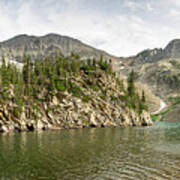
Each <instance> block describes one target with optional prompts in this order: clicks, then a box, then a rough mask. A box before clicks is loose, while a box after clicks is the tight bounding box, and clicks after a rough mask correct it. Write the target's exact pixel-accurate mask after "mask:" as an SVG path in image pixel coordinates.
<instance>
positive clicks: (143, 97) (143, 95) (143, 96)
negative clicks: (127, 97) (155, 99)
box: [141, 90, 146, 104]
mask: <svg viewBox="0 0 180 180" xmlns="http://www.w3.org/2000/svg"><path fill="white" fill-rule="evenodd" d="M141 101H142V103H144V104H145V103H146V96H145V92H144V90H143V91H142V97H141Z"/></svg>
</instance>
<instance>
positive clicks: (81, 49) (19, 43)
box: [0, 33, 119, 62]
mask: <svg viewBox="0 0 180 180" xmlns="http://www.w3.org/2000/svg"><path fill="white" fill-rule="evenodd" d="M59 53H62V54H64V55H70V54H71V53H75V54H78V55H80V56H81V58H82V59H87V58H96V59H98V58H100V57H101V56H103V57H104V58H106V59H109V58H112V59H114V60H118V59H119V58H117V57H115V56H113V55H110V54H108V53H106V52H104V51H102V50H99V49H96V48H93V47H91V46H89V45H87V44H84V43H82V42H81V41H79V40H77V39H74V38H71V37H68V36H62V35H58V34H53V33H51V34H47V35H45V36H29V35H26V34H22V35H18V36H15V37H13V38H11V39H9V40H7V41H4V42H1V43H0V57H2V56H4V57H5V58H6V60H10V61H18V62H22V61H23V57H24V55H26V56H27V55H29V56H31V58H32V59H34V60H35V59H36V60H37V59H38V60H41V59H42V58H43V57H48V56H51V57H53V56H55V54H59Z"/></svg>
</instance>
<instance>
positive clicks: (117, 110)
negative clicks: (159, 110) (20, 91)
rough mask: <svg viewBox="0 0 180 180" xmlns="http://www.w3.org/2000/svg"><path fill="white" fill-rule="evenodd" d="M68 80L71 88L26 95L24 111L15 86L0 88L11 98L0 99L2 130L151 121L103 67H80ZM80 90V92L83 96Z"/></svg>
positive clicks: (129, 124)
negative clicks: (32, 96) (135, 108)
mask: <svg viewBox="0 0 180 180" xmlns="http://www.w3.org/2000/svg"><path fill="white" fill-rule="evenodd" d="M68 81H70V82H71V84H73V87H74V88H73V89H72V92H68V91H67V90H65V91H59V90H55V91H54V92H53V93H50V92H48V91H47V90H46V89H45V88H43V89H41V91H40V93H39V94H38V96H37V98H36V100H33V101H32V100H30V99H28V97H24V102H25V103H24V105H23V107H22V110H21V113H20V112H19V111H17V103H16V102H15V101H14V98H15V93H14V86H13V85H10V87H9V88H3V89H1V93H2V92H6V94H7V95H8V97H7V99H8V100H6V102H5V103H4V102H3V103H2V102H0V130H1V131H3V132H8V131H14V130H17V131H24V130H36V129H37V130H40V129H63V128H85V127H116V126H147V125H152V121H151V119H150V115H149V113H148V112H147V111H145V110H142V112H141V113H140V114H139V113H138V112H137V111H136V110H134V109H132V108H130V107H129V106H128V103H129V100H128V99H127V97H126V90H124V89H123V87H122V84H121V83H120V82H119V80H117V79H116V78H115V77H114V75H112V74H107V73H105V72H104V71H102V70H100V69H99V70H95V71H81V72H80V74H79V75H78V76H75V77H74V76H69V77H68ZM94 82H96V86H95V85H94ZM120 84H121V85H120ZM77 89H78V91H76V90H77ZM77 92H81V96H79V95H78V93H77Z"/></svg>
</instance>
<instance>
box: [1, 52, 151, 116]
mask: <svg viewBox="0 0 180 180" xmlns="http://www.w3.org/2000/svg"><path fill="white" fill-rule="evenodd" d="M23 62H24V67H23V69H22V71H20V70H18V69H17V68H16V67H15V66H14V65H11V64H8V65H7V64H6V63H5V60H4V58H2V66H1V67H0V76H1V78H0V79H1V81H0V82H1V84H0V87H1V92H0V99H1V102H2V103H5V102H6V101H13V102H14V103H15V104H16V105H17V107H14V109H13V114H14V115H15V117H17V118H18V117H19V116H20V115H21V113H22V112H23V107H24V106H26V107H40V105H41V103H42V102H43V101H48V99H49V98H50V97H49V95H57V94H58V92H60V91H67V92H69V93H71V94H72V95H73V96H75V97H78V98H81V99H82V101H83V102H88V101H90V100H91V99H92V97H90V96H89V95H88V94H86V92H85V91H84V90H83V88H86V89H87V88H90V89H92V90H93V91H94V93H97V94H98V96H99V97H100V98H101V99H102V100H107V99H110V100H111V101H113V102H114V103H115V102H117V101H122V102H123V103H124V104H125V105H126V106H128V107H130V108H132V109H134V110H136V111H137V112H138V113H139V114H141V113H142V111H143V110H148V108H147V106H146V100H145V93H144V92H143V93H142V97H140V96H139V95H138V94H137V93H136V92H135V84H134V83H135V78H134V72H133V71H132V73H131V74H130V76H129V79H128V89H127V90H126V89H125V88H124V86H123V82H122V81H120V80H119V79H115V81H117V82H118V83H117V85H118V86H119V87H120V89H121V91H122V92H124V94H125V95H122V96H119V97H115V96H114V95H112V94H111V95H108V92H109V91H111V89H104V85H103V82H101V81H100V79H101V78H102V76H103V72H104V75H105V76H112V77H113V79H114V78H115V76H114V73H112V72H111V70H110V66H109V64H108V63H107V61H105V60H103V58H102V57H101V58H100V60H95V59H93V60H91V59H88V60H87V61H83V62H82V61H81V60H80V57H79V56H78V55H75V54H71V55H70V56H68V57H65V56H63V55H62V54H60V55H59V56H56V59H55V60H53V59H52V58H45V59H43V60H42V61H38V60H35V61H32V60H31V58H30V57H27V56H24V59H23ZM81 76H83V77H85V78H84V79H83V81H82V83H81V84H82V86H81V85H79V84H78V83H77V79H80V80H81ZM110 88H111V87H110ZM8 89H13V93H14V96H13V99H10V96H9V92H8V91H7V90H8ZM42 92H45V93H43V97H42V96H40V94H41V93H42ZM11 98H12V96H11Z"/></svg>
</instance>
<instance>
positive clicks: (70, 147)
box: [0, 122, 180, 180]
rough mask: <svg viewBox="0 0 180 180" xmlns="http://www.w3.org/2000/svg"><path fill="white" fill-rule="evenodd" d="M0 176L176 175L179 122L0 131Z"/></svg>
mask: <svg viewBox="0 0 180 180" xmlns="http://www.w3.org/2000/svg"><path fill="white" fill-rule="evenodd" d="M0 179H1V180H11V179H12V180H16V179H17V180H21V179H22V180H25V179H30V180H31V179H32V180H38V179H39V180H43V179H44V180H45V179H50V180H53V179H54V180H56V179H60V180H69V179H70V180H71V179H72V180H76V179H77V180H81V179H82V180H96V179H97V180H118V179H120V180H121V179H122V180H126V179H127V180H136V179H137V180H169V179H172V180H176V179H177V180H179V179H180V123H173V122H159V123H155V124H154V126H151V127H127V128H97V129H96V128H92V129H72V130H59V131H40V132H23V133H9V134H0Z"/></svg>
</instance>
